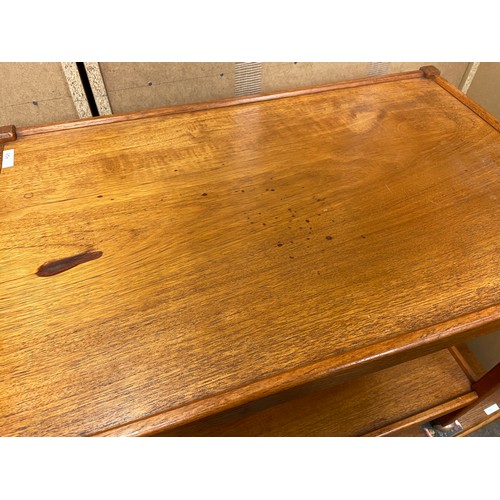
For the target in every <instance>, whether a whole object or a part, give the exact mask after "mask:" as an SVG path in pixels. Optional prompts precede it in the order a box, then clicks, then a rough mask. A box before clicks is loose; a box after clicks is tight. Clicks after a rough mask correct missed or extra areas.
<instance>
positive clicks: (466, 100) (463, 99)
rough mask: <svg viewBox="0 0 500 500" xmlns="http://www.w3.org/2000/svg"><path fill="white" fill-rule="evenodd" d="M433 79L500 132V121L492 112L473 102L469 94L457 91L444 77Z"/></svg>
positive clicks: (437, 76)
mask: <svg viewBox="0 0 500 500" xmlns="http://www.w3.org/2000/svg"><path fill="white" fill-rule="evenodd" d="M431 78H432V80H433V81H434V82H435V83H437V84H438V85H439V86H440V87H441V88H443V89H444V90H446V91H447V92H448V93H449V94H451V95H452V96H453V97H454V98H455V99H457V100H458V101H460V102H461V103H462V104H464V105H465V106H467V107H468V108H469V109H470V110H471V111H473V112H474V113H475V114H476V115H478V116H479V117H480V118H482V119H483V120H484V121H485V122H486V123H488V125H491V126H492V127H493V128H494V129H495V130H496V131H497V132H500V121H498V120H497V119H496V118H495V117H494V116H493V115H492V114H491V113H490V112H488V111H486V109H484V108H483V107H482V106H480V105H479V104H478V103H477V102H475V101H473V100H472V99H471V98H470V97H469V96H468V95H467V94H464V93H463V92H462V91H461V90H459V89H457V88H456V87H455V86H454V85H452V84H451V83H450V82H448V81H447V80H445V79H444V78H443V77H442V76H440V75H434V76H432V77H431Z"/></svg>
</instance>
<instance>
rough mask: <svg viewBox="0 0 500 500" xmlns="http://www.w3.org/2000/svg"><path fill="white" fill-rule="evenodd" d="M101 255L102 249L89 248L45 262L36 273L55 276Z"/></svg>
mask: <svg viewBox="0 0 500 500" xmlns="http://www.w3.org/2000/svg"><path fill="white" fill-rule="evenodd" d="M99 257H102V252H101V251H98V250H96V251H93V250H88V251H87V252H83V253H79V254H77V255H73V256H71V257H65V258H63V259H57V260H49V261H48V262H45V263H44V264H42V265H41V266H40V267H39V268H38V271H37V272H36V275H37V276H42V277H44V276H54V275H55V274H59V273H62V272H64V271H67V270H68V269H71V268H72V267H75V266H78V265H80V264H84V263H85V262H89V261H91V260H95V259H98V258H99Z"/></svg>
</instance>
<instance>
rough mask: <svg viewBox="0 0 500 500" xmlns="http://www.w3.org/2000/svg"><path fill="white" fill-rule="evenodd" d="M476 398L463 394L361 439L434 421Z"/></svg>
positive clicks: (382, 435) (475, 395)
mask: <svg viewBox="0 0 500 500" xmlns="http://www.w3.org/2000/svg"><path fill="white" fill-rule="evenodd" d="M477 398H478V396H477V394H476V393H475V392H468V393H467V394H463V395H462V396H458V397H456V398H453V399H451V400H450V401H446V402H445V403H441V404H439V405H437V406H433V407H432V408H429V409H427V410H425V411H422V412H419V413H416V414H415V415H412V416H410V417H407V418H404V419H402V420H400V421H398V422H394V423H393V424H390V425H386V426H385V427H381V428H380V429H376V430H374V431H372V432H369V433H367V434H363V436H362V437H384V436H390V435H391V434H392V433H393V432H396V431H401V430H403V429H406V428H407V427H411V426H412V425H416V424H423V423H425V422H429V421H430V420H434V419H436V418H438V417H441V416H442V415H446V414H447V413H450V412H452V411H455V410H458V409H460V408H464V407H465V406H467V405H469V404H471V403H473V402H474V401H475V400H476V399H477Z"/></svg>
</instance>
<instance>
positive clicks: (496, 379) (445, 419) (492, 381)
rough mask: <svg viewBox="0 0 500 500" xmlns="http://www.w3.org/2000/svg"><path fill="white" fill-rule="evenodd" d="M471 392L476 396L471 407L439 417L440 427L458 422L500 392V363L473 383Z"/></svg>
mask: <svg viewBox="0 0 500 500" xmlns="http://www.w3.org/2000/svg"><path fill="white" fill-rule="evenodd" d="M471 388H472V390H473V391H475V392H476V393H477V395H478V399H477V401H476V402H475V403H474V405H473V406H470V407H467V408H461V409H459V410H456V411H454V412H451V413H448V414H446V415H444V416H442V417H440V418H439V419H438V420H439V423H440V424H441V425H449V424H450V423H452V422H454V421H455V420H459V419H460V418H461V417H462V416H464V415H466V414H467V413H469V412H471V411H474V410H475V408H476V407H478V406H479V405H481V404H483V402H484V401H485V400H487V399H488V397H489V396H491V394H493V393H494V392H495V391H499V390H500V363H497V364H496V365H495V366H494V367H493V368H492V369H491V370H489V371H487V372H486V373H485V374H484V375H483V376H482V377H481V378H480V379H479V380H477V381H475V382H474V383H473V384H472V386H471Z"/></svg>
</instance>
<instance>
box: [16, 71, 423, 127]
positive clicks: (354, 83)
mask: <svg viewBox="0 0 500 500" xmlns="http://www.w3.org/2000/svg"><path fill="white" fill-rule="evenodd" d="M422 74H423V73H422V71H421V70H416V71H406V72H403V73H393V74H390V75H383V76H377V77H368V78H358V79H355V80H345V81H341V82H337V83H332V84H325V85H315V86H309V87H300V88H295V89H290V90H283V91H278V92H271V93H263V94H254V95H249V96H244V97H230V98H227V99H218V100H213V101H206V102H198V103H191V104H180V105H174V106H167V107H163V108H154V109H147V110H141V111H135V112H131V113H121V114H116V115H108V116H98V117H94V118H82V119H80V120H70V121H65V122H59V123H54V124H49V125H40V126H36V127H24V128H19V129H18V136H19V137H26V136H30V135H35V134H45V133H50V132H59V131H63V130H71V129H76V128H82V127H92V126H98V125H107V124H111V123H119V122H123V121H129V120H140V119H142V118H155V117H159V116H168V115H174V114H180V113H190V112H195V111H207V110H210V109H217V108H225V107H229V106H237V105H240V104H251V103H255V102H263V101H270V100H274V99H283V98H288V97H295V96H300V95H307V94H318V93H321V92H329V91H332V90H340V89H347V88H353V87H360V86H364V85H373V84H377V83H386V82H394V81H399V80H409V79H413V78H422Z"/></svg>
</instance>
